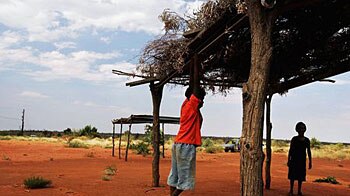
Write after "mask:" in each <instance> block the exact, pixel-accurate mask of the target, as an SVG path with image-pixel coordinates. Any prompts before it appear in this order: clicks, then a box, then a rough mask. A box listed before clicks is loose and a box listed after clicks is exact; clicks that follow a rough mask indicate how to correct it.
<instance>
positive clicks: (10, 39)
mask: <svg viewBox="0 0 350 196" xmlns="http://www.w3.org/2000/svg"><path fill="white" fill-rule="evenodd" d="M23 39H24V38H23V36H22V35H21V34H19V33H17V32H14V31H9V30H8V31H4V32H3V33H2V34H1V35H0V48H7V47H11V46H12V45H14V44H16V43H18V42H20V41H22V40H23Z"/></svg>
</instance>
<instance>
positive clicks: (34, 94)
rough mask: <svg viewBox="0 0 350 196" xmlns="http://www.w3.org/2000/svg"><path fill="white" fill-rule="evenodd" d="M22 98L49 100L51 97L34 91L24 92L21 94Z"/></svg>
mask: <svg viewBox="0 0 350 196" xmlns="http://www.w3.org/2000/svg"><path fill="white" fill-rule="evenodd" d="M20 96H23V97H30V98H48V97H49V96H47V95H44V94H41V93H38V92H34V91H23V92H22V93H20Z"/></svg>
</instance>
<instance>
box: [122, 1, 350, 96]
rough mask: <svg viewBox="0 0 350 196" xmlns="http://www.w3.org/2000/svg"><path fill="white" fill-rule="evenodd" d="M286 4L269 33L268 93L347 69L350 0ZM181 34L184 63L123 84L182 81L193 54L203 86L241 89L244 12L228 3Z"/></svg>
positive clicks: (246, 34) (247, 56)
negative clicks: (204, 23)
mask: <svg viewBox="0 0 350 196" xmlns="http://www.w3.org/2000/svg"><path fill="white" fill-rule="evenodd" d="M281 2H282V1H281ZM285 2H290V4H288V5H285V6H281V7H279V10H278V12H277V11H276V13H278V17H277V19H276V21H275V24H274V28H273V31H272V42H273V60H272V62H271V68H270V79H269V90H268V93H284V92H286V91H288V90H289V89H292V88H295V87H298V86H302V85H305V84H308V83H311V82H315V81H319V80H322V79H325V78H327V77H331V76H334V75H338V74H341V73H344V72H348V71H350V1H348V0H333V1H327V0H314V1H300V0H292V1H285ZM300 4H301V6H300ZM276 9H277V8H276ZM272 11H274V10H272ZM185 36H186V37H185V38H184V39H186V42H187V47H186V49H187V53H186V54H187V55H186V56H185V57H184V56H179V58H184V63H183V64H182V65H177V66H175V65H174V67H181V69H176V68H174V67H168V68H167V69H165V70H166V71H165V72H164V73H158V75H157V74H155V75H153V76H152V77H151V78H146V79H144V80H141V81H136V82H130V83H127V85H128V86H135V85H140V84H144V83H149V82H156V81H158V85H163V84H165V83H174V84H183V85H187V84H188V80H189V75H188V65H189V64H190V62H191V58H192V57H193V55H194V54H198V55H199V57H200V61H201V64H202V67H203V68H204V78H203V80H202V82H203V83H202V84H203V85H206V86H208V88H211V89H214V87H219V91H222V90H225V89H228V88H231V87H241V86H242V84H243V83H245V82H246V81H247V80H248V77H249V72H250V64H251V34H250V27H249V20H248V17H247V16H246V15H245V14H240V13H238V12H237V10H236V9H232V7H228V8H227V10H226V11H225V12H224V13H223V14H222V16H221V17H220V18H219V19H218V20H217V21H216V22H214V23H213V24H212V25H210V26H208V27H205V28H203V29H200V30H197V31H194V32H191V33H188V34H185ZM182 40H183V39H181V40H179V41H182ZM172 55H173V54H172ZM164 59H167V58H164ZM179 62H181V61H179ZM160 66H161V65H160Z"/></svg>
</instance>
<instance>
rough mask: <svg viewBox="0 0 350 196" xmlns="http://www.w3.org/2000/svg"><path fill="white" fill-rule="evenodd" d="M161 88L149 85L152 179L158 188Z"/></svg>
mask: <svg viewBox="0 0 350 196" xmlns="http://www.w3.org/2000/svg"><path fill="white" fill-rule="evenodd" d="M163 87H164V85H160V86H158V85H157V86H156V85H154V83H153V82H152V83H151V84H150V89H151V93H152V102H153V128H152V134H153V141H152V146H153V161H152V177H153V183H152V185H153V186H154V187H159V178H160V175H159V154H160V151H159V140H160V131H159V128H160V125H159V111H160V103H161V101H162V96H163Z"/></svg>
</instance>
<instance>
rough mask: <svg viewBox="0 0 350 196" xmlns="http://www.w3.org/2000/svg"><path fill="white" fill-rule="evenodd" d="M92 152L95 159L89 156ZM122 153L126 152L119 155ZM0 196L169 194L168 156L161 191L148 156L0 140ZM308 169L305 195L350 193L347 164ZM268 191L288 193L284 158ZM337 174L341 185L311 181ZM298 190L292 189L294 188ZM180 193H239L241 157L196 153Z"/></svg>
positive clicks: (276, 160) (275, 161)
mask: <svg viewBox="0 0 350 196" xmlns="http://www.w3.org/2000/svg"><path fill="white" fill-rule="evenodd" d="M91 153H93V157H91V156H90V157H89V156H88V155H89V154H91ZM123 153H124V152H123ZM0 156H1V160H0V195H6V196H7V195H99V196H105V195H121V196H123V195H127V196H133V195H135V196H139V195H168V194H169V192H168V187H167V186H166V178H167V175H168V174H169V169H170V154H169V152H167V153H166V158H165V159H161V163H160V167H161V168H160V175H161V181H160V183H161V187H159V188H153V187H151V182H152V178H151V176H152V175H151V172H152V169H151V164H152V157H151V156H147V157H143V156H140V155H135V154H133V153H131V154H129V161H128V162H125V161H124V160H123V159H118V158H117V157H114V158H113V157H112V156H111V149H103V148H99V147H96V148H89V149H82V148H79V149H74V148H67V147H65V146H64V144H61V143H43V142H27V141H12V140H9V141H7V140H6V141H5V140H4V141H0ZM6 157H8V158H10V160H6V159H7V158H6ZM110 165H115V166H116V168H117V170H118V171H117V173H116V175H115V176H113V178H112V180H111V181H103V180H102V176H103V171H104V169H105V168H106V167H107V166H110ZM313 167H314V168H313V169H312V170H310V171H307V172H308V173H307V182H306V183H304V184H303V193H304V195H306V196H308V195H344V196H345V195H350V160H344V161H336V160H327V159H314V160H313ZM272 168H273V170H272V174H271V175H272V184H271V190H265V192H264V194H265V195H287V193H288V189H289V181H288V180H287V167H286V156H285V155H284V154H274V155H273V157H272ZM33 175H35V176H38V175H40V176H43V177H44V178H46V179H50V180H52V182H53V186H52V187H51V188H46V189H37V190H28V189H25V188H24V186H23V180H24V179H25V178H28V177H30V176H33ZM327 176H335V177H336V179H337V180H338V181H339V182H340V183H341V185H331V184H326V183H315V182H312V181H313V180H315V179H317V178H323V177H327ZM295 189H296V187H295ZM182 195H184V196H186V195H200V196H215V195H219V196H225V195H239V153H219V154H206V153H197V184H196V188H195V190H194V191H188V192H185V193H183V194H182Z"/></svg>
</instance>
